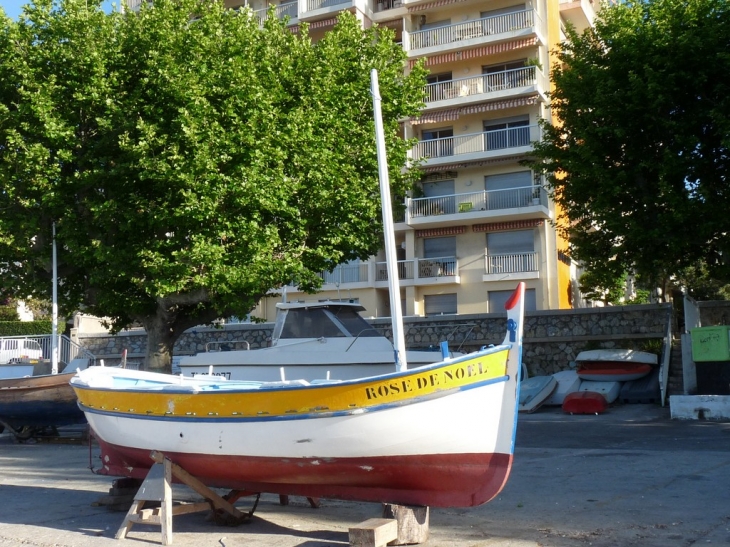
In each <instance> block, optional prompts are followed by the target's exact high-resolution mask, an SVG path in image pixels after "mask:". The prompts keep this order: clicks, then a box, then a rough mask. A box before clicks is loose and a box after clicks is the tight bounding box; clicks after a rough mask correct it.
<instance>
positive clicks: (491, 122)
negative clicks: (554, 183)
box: [129, 0, 597, 320]
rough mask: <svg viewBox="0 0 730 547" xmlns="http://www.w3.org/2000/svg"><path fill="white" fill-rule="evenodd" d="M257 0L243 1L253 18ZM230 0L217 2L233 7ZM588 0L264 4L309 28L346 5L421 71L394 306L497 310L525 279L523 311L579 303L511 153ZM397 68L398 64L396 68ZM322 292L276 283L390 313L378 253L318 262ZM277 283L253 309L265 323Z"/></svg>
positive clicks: (526, 131)
mask: <svg viewBox="0 0 730 547" xmlns="http://www.w3.org/2000/svg"><path fill="white" fill-rule="evenodd" d="M136 1H138V0H130V4H129V7H130V8H131V9H135V8H136V7H137V6H136V5H135V4H134V2H136ZM269 3H270V2H269V1H268V0H248V1H247V2H246V4H245V5H248V6H249V7H250V8H251V9H252V10H254V12H255V13H256V15H257V16H258V17H259V18H261V19H262V20H263V18H265V17H267V16H268V12H267V7H268V4H269ZM242 4H243V2H242V1H241V0H226V5H227V6H228V7H231V8H233V9H240V7H241V6H242ZM596 9H597V2H596V3H592V2H590V1H587V0H577V1H565V0H525V1H522V0H435V1H428V0H295V1H293V2H292V1H284V2H282V3H280V4H278V5H276V10H275V15H276V16H278V17H282V18H284V17H289V25H291V26H292V27H293V29H292V30H295V29H294V27H295V26H296V25H298V24H299V23H300V22H304V21H306V22H307V23H309V25H310V34H311V36H312V38H313V39H315V40H316V39H317V38H319V37H321V36H323V35H324V34H325V33H326V32H327V31H328V29H330V28H331V27H332V26H334V24H335V23H336V17H337V14H338V13H340V12H341V11H344V10H348V11H351V12H353V13H354V14H355V15H356V16H357V17H358V19H359V20H360V21H362V24H363V25H364V26H366V27H369V26H371V25H373V24H378V25H382V26H387V27H390V28H392V29H394V31H395V32H396V39H397V40H398V41H399V42H400V43H401V44H402V45H403V48H404V49H405V50H406V52H407V53H408V67H412V66H413V65H414V64H415V63H416V62H417V61H418V60H419V59H424V62H425V65H426V67H427V68H428V70H429V71H430V74H429V76H428V84H427V86H426V105H425V108H424V109H423V111H422V114H421V116H420V117H418V118H413V119H410V120H406V121H405V122H404V124H403V135H404V137H406V138H417V139H418V143H417V144H416V145H415V146H414V147H413V149H412V150H411V152H410V154H411V158H412V159H418V158H422V159H423V161H422V163H421V166H420V169H421V170H422V172H423V177H422V181H421V184H420V188H419V189H418V192H417V195H413V196H411V197H409V198H407V199H406V201H405V203H404V204H403V215H402V218H396V219H395V220H396V222H395V232H396V246H397V253H398V272H399V277H400V287H401V295H400V296H401V303H402V307H403V312H404V314H406V315H417V316H432V315H440V314H474V313H490V312H495V311H500V310H502V309H503V307H502V305H503V304H504V302H505V300H506V298H507V297H508V296H509V294H510V293H511V292H512V290H514V288H515V286H516V284H517V282H519V281H524V282H525V283H526V285H527V299H526V306H527V309H528V310H551V309H564V308H569V307H572V306H574V305H578V301H577V299H578V295H577V290H576V288H575V285H576V283H575V282H574V278H575V267H574V265H571V263H570V260H569V259H568V258H567V255H566V253H565V251H566V249H567V243H566V242H564V241H562V240H561V239H560V237H559V236H558V234H557V232H556V229H555V226H554V222H555V221H556V220H557V219H558V218H559V211H556V208H555V204H554V203H553V202H552V201H551V200H550V199H549V196H548V194H547V192H546V190H545V188H544V187H543V180H541V178H540V177H539V176H538V175H536V174H535V173H533V172H532V171H530V169H529V168H527V167H525V166H523V165H522V164H521V161H522V160H524V159H525V158H527V157H528V156H529V154H530V152H531V150H532V143H533V142H534V141H537V140H539V139H540V138H541V132H540V126H539V124H538V120H540V119H546V120H548V121H551V116H550V112H549V109H548V99H547V95H548V93H549V90H550V79H549V73H548V68H549V67H550V66H551V61H552V60H551V51H553V50H554V49H555V48H556V47H557V45H558V44H559V42H560V41H561V40H563V39H564V33H563V29H564V25H565V24H566V23H570V24H572V25H573V26H575V27H576V28H577V29H578V30H582V29H584V28H586V27H587V26H589V25H591V24H592V22H593V19H594V16H595V10H596ZM407 69H408V68H406V70H407ZM322 277H323V280H324V285H323V287H322V292H321V293H318V294H316V295H307V294H305V293H302V292H300V291H298V290H297V288H296V287H287V288H286V290H285V291H284V292H285V295H284V296H283V297H284V298H287V299H288V300H322V299H328V298H331V299H351V300H357V301H359V302H360V303H361V304H362V305H363V306H364V307H365V308H366V309H367V312H365V314H364V315H368V316H373V317H383V316H389V315H390V301H389V293H388V288H387V269H386V265H385V254H384V252H383V253H381V254H380V255H379V256H375V257H372V259H371V260H369V261H362V262H360V261H356V262H351V263H348V264H343V265H340V266H338V267H337V268H335V270H334V271H333V272H323V273H322ZM281 299H282V295H281V294H278V295H276V296H272V297H271V298H267V299H265V300H264V301H262V302H261V303H260V304H259V306H258V308H257V309H256V310H254V311H253V312H252V313H253V315H256V316H257V317H261V318H263V319H266V320H273V318H274V316H275V303H276V302H278V301H280V300H281Z"/></svg>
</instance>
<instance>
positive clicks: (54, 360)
mask: <svg viewBox="0 0 730 547" xmlns="http://www.w3.org/2000/svg"><path fill="white" fill-rule="evenodd" d="M52 232H53V259H52V261H53V265H52V268H53V295H52V304H51V306H52V307H51V374H58V268H57V266H56V223H55V222H54V223H53V224H52Z"/></svg>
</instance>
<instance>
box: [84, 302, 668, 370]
mask: <svg viewBox="0 0 730 547" xmlns="http://www.w3.org/2000/svg"><path fill="white" fill-rule="evenodd" d="M671 319H672V307H671V305H670V304H647V305H639V306H612V307H606V308H582V309H576V310H553V311H537V312H529V313H527V314H526V317H525V338H524V348H523V362H524V363H525V364H526V365H527V367H528V371H529V374H530V376H536V375H544V374H554V373H555V372H558V371H560V370H565V369H568V368H571V366H574V365H573V364H572V361H573V360H574V359H575V356H576V355H577V354H578V353H579V352H581V351H583V350H586V349H598V348H614V347H615V348H631V349H644V350H648V351H657V352H658V351H660V350H661V348H662V343H663V342H664V338H665V337H666V335H667V331H668V328H669V325H670V324H671ZM370 323H371V324H372V325H373V327H374V328H376V329H378V330H379V331H381V332H382V333H383V334H385V335H386V336H388V337H389V338H391V337H392V332H391V327H390V320H389V319H383V318H378V319H373V320H371V321H370ZM404 327H405V331H406V346H407V347H409V348H426V347H429V346H433V347H434V348H437V347H438V345H439V343H440V342H441V341H442V340H448V342H449V346H450V348H451V349H452V350H460V351H473V350H475V349H478V348H479V347H481V346H483V345H488V344H498V343H500V342H502V339H503V338H504V334H505V315H504V314H475V315H459V316H445V317H443V318H441V317H439V318H433V317H406V318H405V319H404ZM272 328H273V323H264V324H241V325H226V326H225V327H223V328H211V327H197V328H193V329H190V330H188V331H186V332H185V334H183V335H182V336H181V337H180V339H179V340H178V342H177V344H176V345H175V349H174V354H175V355H190V354H194V353H197V352H201V351H205V349H206V344H210V343H213V344H225V345H227V346H229V347H230V348H231V349H237V348H238V347H243V345H244V342H248V344H250V348H251V349H256V348H262V347H266V346H267V345H268V343H269V340H270V337H271V331H272ZM78 342H79V343H80V344H81V345H82V346H84V347H86V348H87V349H88V350H89V351H90V352H91V353H93V354H94V355H96V357H97V358H98V359H104V360H105V363H106V364H109V365H111V364H116V363H118V362H119V360H120V358H121V354H122V351H123V350H124V349H126V350H127V352H128V361H129V362H131V363H133V362H137V363H139V362H141V361H142V360H143V359H144V355H145V351H146V344H147V336H146V334H145V332H144V331H143V330H132V331H125V332H123V333H120V334H118V335H116V336H112V335H109V334H86V335H85V334H80V335H78Z"/></svg>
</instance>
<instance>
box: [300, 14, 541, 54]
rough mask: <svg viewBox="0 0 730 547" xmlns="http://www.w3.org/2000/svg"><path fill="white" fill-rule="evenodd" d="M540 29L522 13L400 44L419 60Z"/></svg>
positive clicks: (533, 17)
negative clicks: (404, 45)
mask: <svg viewBox="0 0 730 547" xmlns="http://www.w3.org/2000/svg"><path fill="white" fill-rule="evenodd" d="M310 1H311V0H310ZM541 28H542V21H541V20H540V18H539V16H538V15H537V13H535V12H534V11H533V10H524V11H518V12H514V13H508V14H505V15H495V16H492V17H483V18H481V19H474V20H473V21H466V22H464V23H458V24H455V25H448V26H444V27H439V28H435V29H429V30H418V31H415V32H412V33H410V35H409V36H408V40H407V41H405V42H404V43H406V44H408V48H407V51H408V54H409V56H410V57H419V56H424V55H432V54H434V53H445V52H447V51H454V50H457V49H461V48H464V47H473V46H478V45H483V44H492V43H498V42H506V41H508V40H513V39H516V38H526V37H529V36H535V35H540V32H539V29H541ZM541 41H542V40H541Z"/></svg>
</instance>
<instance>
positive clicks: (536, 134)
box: [411, 125, 541, 159]
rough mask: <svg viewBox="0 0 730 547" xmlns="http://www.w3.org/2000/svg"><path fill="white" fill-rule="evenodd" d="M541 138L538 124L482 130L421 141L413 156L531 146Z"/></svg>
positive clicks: (421, 156)
mask: <svg viewBox="0 0 730 547" xmlns="http://www.w3.org/2000/svg"><path fill="white" fill-rule="evenodd" d="M540 138H541V130H540V126H538V125H524V126H520V127H512V128H508V129H497V130H494V131H482V132H481V133H470V134H468V135H459V136H457V137H443V138H440V139H431V140H426V141H421V142H419V143H418V144H416V145H415V146H414V147H413V148H412V149H411V157H413V159H419V158H443V157H448V156H458V155H460V154H475V153H479V152H491V151H494V150H504V149H507V148H518V147H522V146H529V145H530V143H531V142H535V141H538V140H540Z"/></svg>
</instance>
